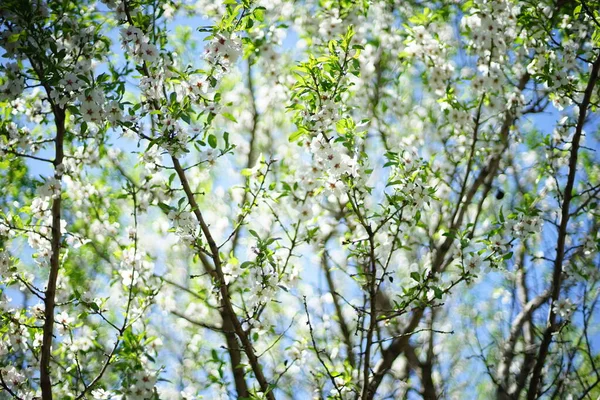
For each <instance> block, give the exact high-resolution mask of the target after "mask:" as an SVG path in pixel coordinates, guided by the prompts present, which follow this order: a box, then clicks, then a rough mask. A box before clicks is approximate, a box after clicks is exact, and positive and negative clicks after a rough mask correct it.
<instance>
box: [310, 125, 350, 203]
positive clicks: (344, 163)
mask: <svg viewBox="0 0 600 400" xmlns="http://www.w3.org/2000/svg"><path fill="white" fill-rule="evenodd" d="M307 144H308V148H309V150H310V152H311V153H312V155H313V159H314V161H315V167H317V168H316V171H315V172H317V173H318V174H320V176H318V178H321V179H322V180H324V182H325V185H324V186H325V189H327V190H328V191H330V192H331V193H333V194H334V195H336V196H338V197H339V196H341V195H342V194H343V193H344V191H345V189H346V185H345V183H344V181H343V179H342V178H343V177H345V176H351V177H356V176H358V169H357V168H358V164H357V160H356V157H354V158H352V157H350V156H349V155H347V154H346V152H345V148H344V147H343V146H342V145H341V144H339V143H335V142H334V143H333V144H332V143H330V141H328V140H327V139H326V137H325V136H323V134H319V135H317V136H315V137H313V138H312V140H310V141H309V142H308V141H307ZM307 211H308V210H307Z"/></svg>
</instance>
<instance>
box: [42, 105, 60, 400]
mask: <svg viewBox="0 0 600 400" xmlns="http://www.w3.org/2000/svg"><path fill="white" fill-rule="evenodd" d="M52 111H53V113H54V123H55V125H56V137H55V140H54V146H55V158H54V171H55V178H56V179H58V180H61V175H62V173H61V172H60V171H59V168H61V167H62V162H63V158H64V149H63V146H64V138H65V111H64V110H63V109H61V108H60V107H59V106H57V105H54V106H53V110H52ZM61 195H62V193H59V194H58V195H57V196H55V198H54V199H53V201H52V229H51V232H52V238H51V242H50V246H51V249H52V254H51V256H50V273H49V276H48V284H47V287H46V293H45V296H44V306H45V310H44V316H45V320H44V329H43V338H42V354H41V359H40V388H41V390H42V399H43V400H52V381H51V378H50V357H51V352H52V337H53V332H54V309H55V306H56V302H55V298H56V282H57V280H58V270H59V268H60V244H61V240H60V238H61V229H60V218H61Z"/></svg>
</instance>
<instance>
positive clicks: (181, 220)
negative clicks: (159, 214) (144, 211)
mask: <svg viewBox="0 0 600 400" xmlns="http://www.w3.org/2000/svg"><path fill="white" fill-rule="evenodd" d="M167 217H168V218H169V220H170V221H171V223H172V224H173V229H175V232H176V233H177V235H178V236H179V237H180V238H181V240H182V241H183V242H184V243H186V244H188V245H189V244H192V243H194V241H195V240H196V239H197V237H198V229H199V228H198V221H196V220H195V218H194V216H193V215H192V213H190V212H188V211H175V210H172V211H170V212H169V214H168V216H167Z"/></svg>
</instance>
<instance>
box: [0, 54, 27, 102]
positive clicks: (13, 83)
mask: <svg viewBox="0 0 600 400" xmlns="http://www.w3.org/2000/svg"><path fill="white" fill-rule="evenodd" d="M3 69H4V71H5V72H6V78H5V81H4V83H2V85H0V101H7V100H14V99H16V98H17V97H18V96H19V95H20V94H21V93H23V90H24V89H25V78H24V77H23V76H22V75H21V73H20V70H19V66H18V65H17V64H16V63H14V62H10V63H7V64H6V66H5V67H4V68H3Z"/></svg>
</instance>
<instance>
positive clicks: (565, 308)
mask: <svg viewBox="0 0 600 400" xmlns="http://www.w3.org/2000/svg"><path fill="white" fill-rule="evenodd" d="M575 308H576V307H575V305H574V304H573V303H572V302H571V300H570V299H568V298H564V299H559V300H558V301H557V302H556V304H553V305H552V311H553V312H554V314H556V315H558V316H560V317H561V318H562V319H565V320H569V319H570V318H571V314H573V311H575Z"/></svg>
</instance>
